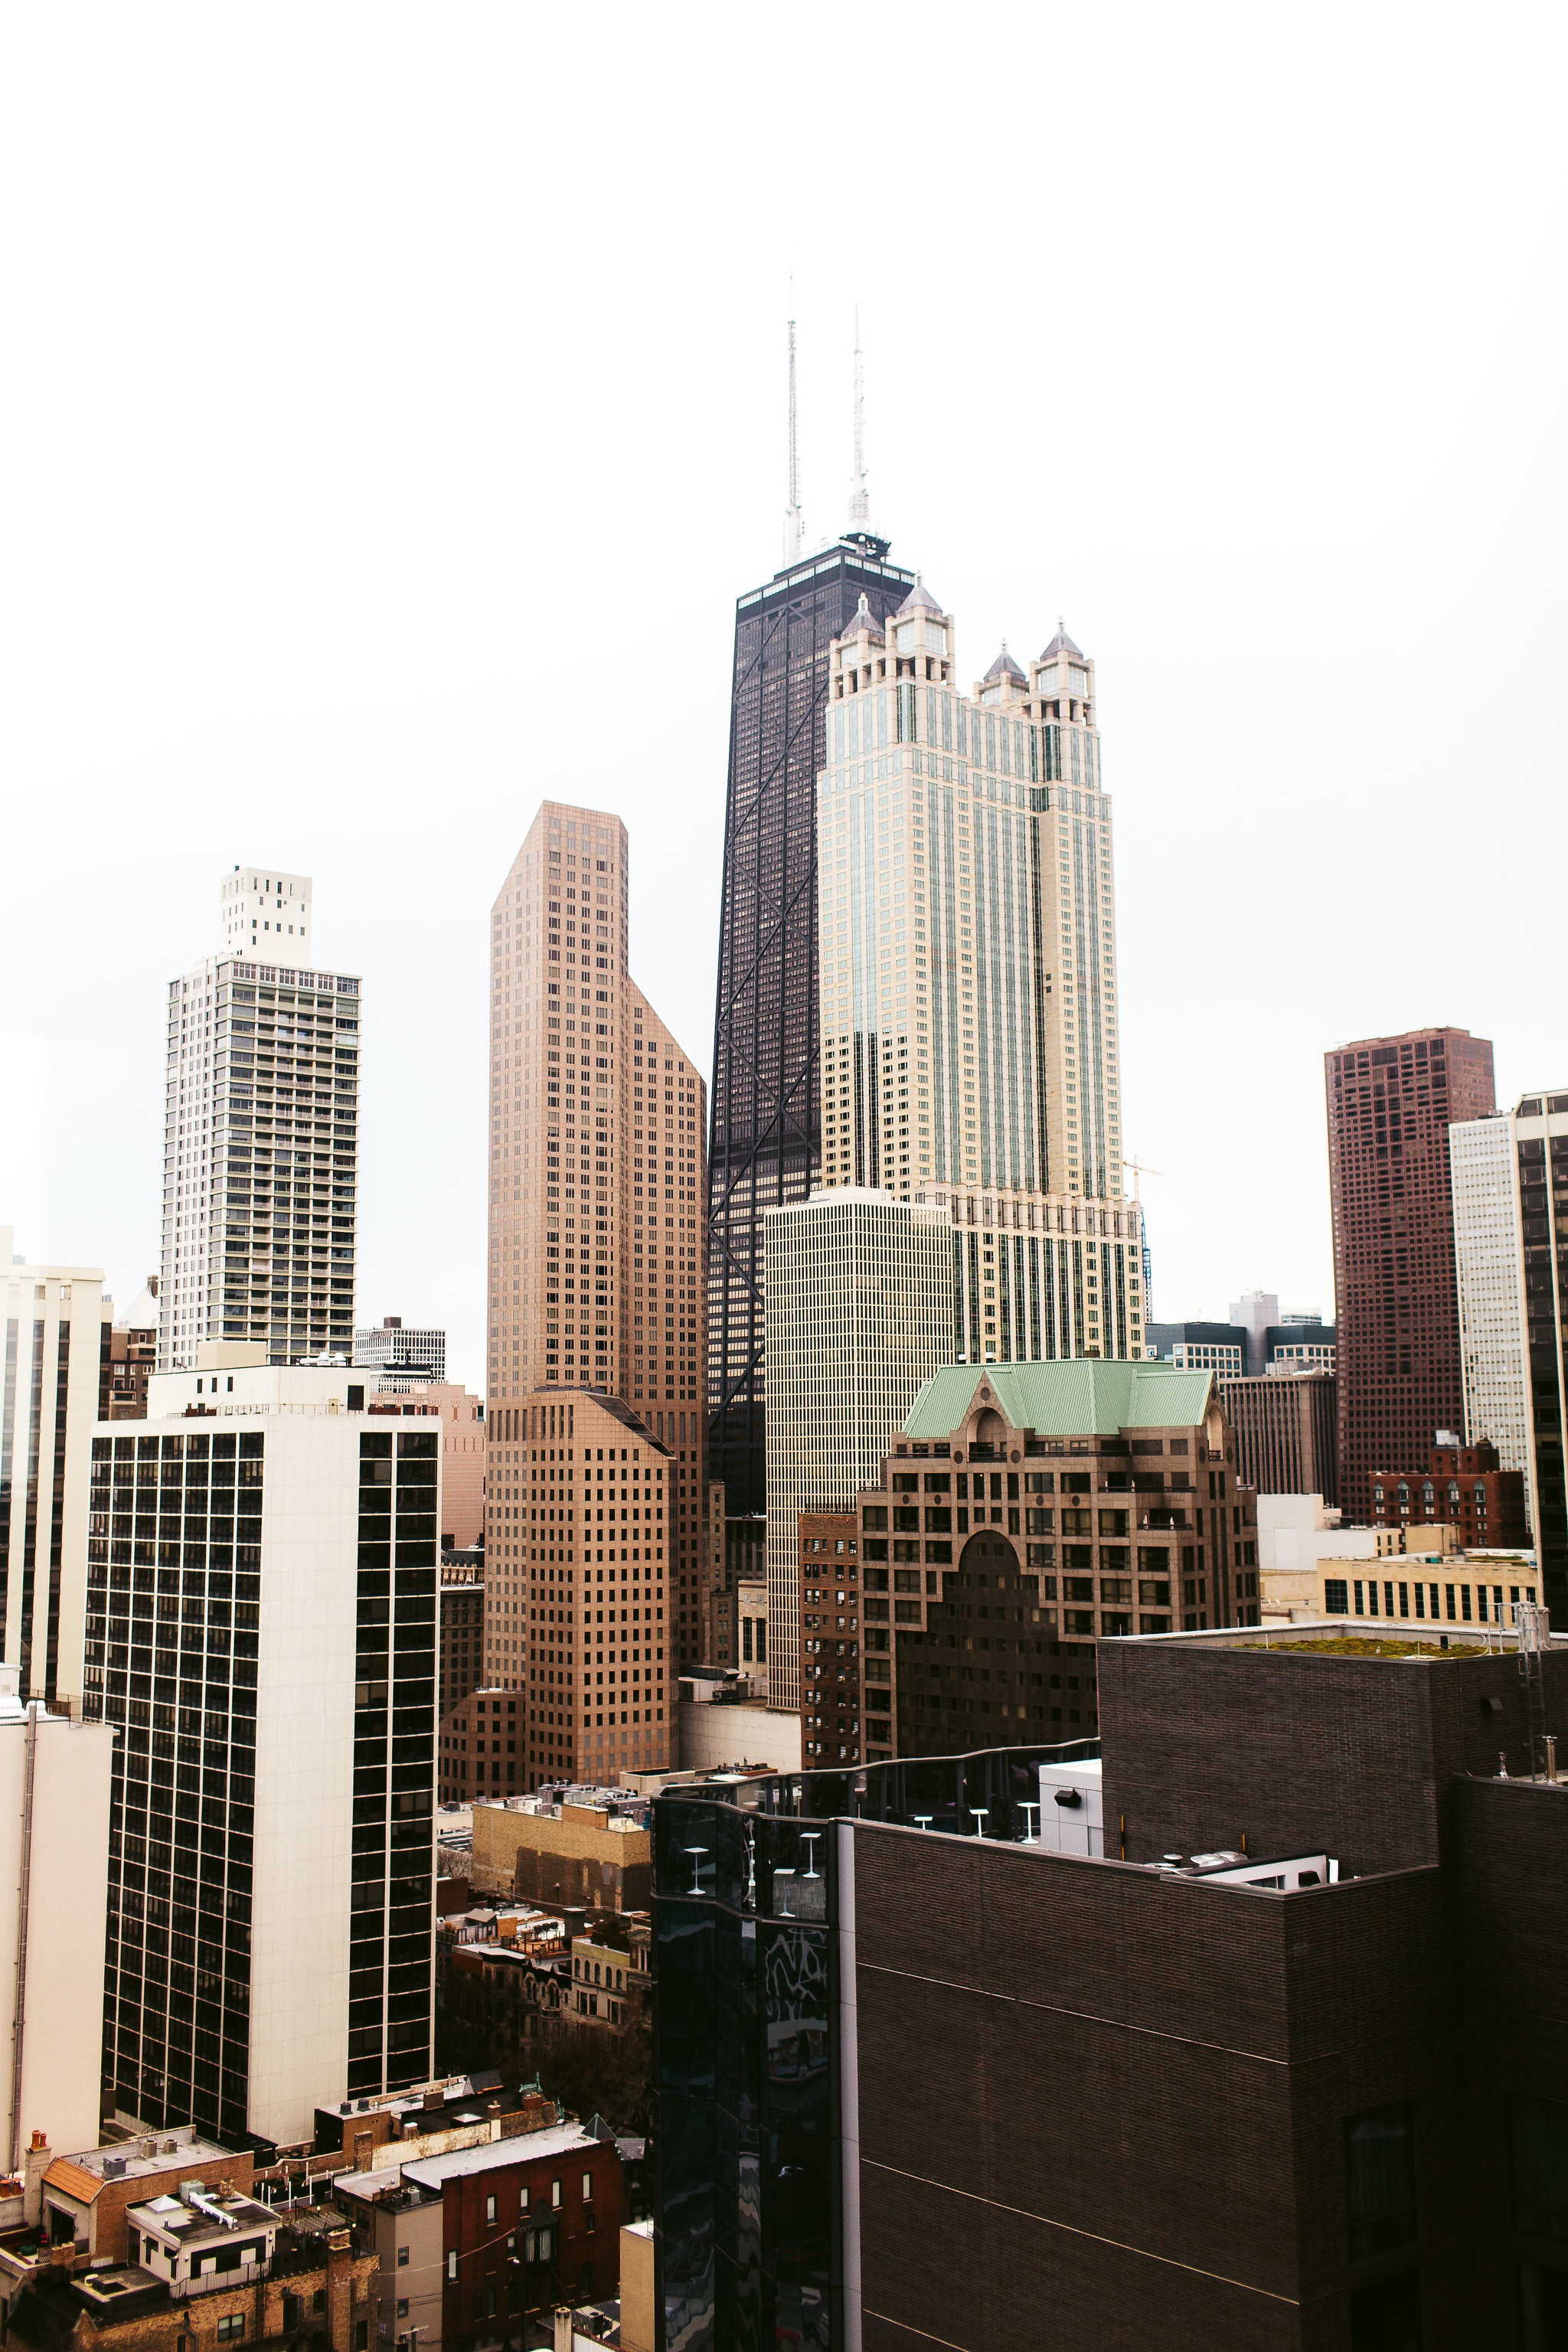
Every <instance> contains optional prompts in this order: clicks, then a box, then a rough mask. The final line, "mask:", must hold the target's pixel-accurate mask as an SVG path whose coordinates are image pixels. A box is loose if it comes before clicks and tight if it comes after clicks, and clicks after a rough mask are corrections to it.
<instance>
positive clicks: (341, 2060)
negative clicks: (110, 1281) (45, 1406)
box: [83, 1349, 441, 2142]
mask: <svg viewBox="0 0 1568 2352" xmlns="http://www.w3.org/2000/svg"><path fill="white" fill-rule="evenodd" d="M250 1352H251V1351H249V1350H243V1351H242V1350H237V1351H235V1355H234V1358H233V1359H231V1361H232V1363H233V1368H232V1369H230V1368H229V1365H228V1364H227V1363H226V1362H225V1360H224V1351H223V1350H222V1349H214V1350H212V1351H211V1353H212V1355H213V1357H214V1358H215V1359H216V1363H215V1364H213V1365H212V1366H210V1367H209V1368H206V1369H204V1370H202V1371H199V1372H184V1373H167V1374H160V1375H157V1376H156V1377H155V1378H154V1380H153V1384H152V1391H151V1396H150V1409H149V1413H148V1418H147V1421H146V1422H145V1423H141V1424H135V1425H132V1426H129V1427H128V1426H127V1425H126V1424H124V1423H109V1424H104V1425H102V1426H100V1429H99V1430H98V1431H97V1433H95V1434H94V1436H93V1438H92V1489H91V1504H92V1512H91V1518H90V1522H89V1538H88V1543H87V1583H88V1608H87V1623H86V1633H87V1639H86V1662H85V1666H84V1681H85V1690H84V1694H83V1712H84V1715H85V1716H86V1717H88V1718H89V1720H91V1721H96V1722H101V1723H105V1724H110V1725H112V1726H114V1727H115V1728H116V1730H117V1732H118V1735H119V1736H118V1738H117V1739H116V1741H115V1749H114V1794H113V1808H112V1812H111V1817H110V1875H109V1886H110V1893H109V1937H108V1949H107V1955H106V1961H105V2000H104V2029H103V2080H104V2084H105V2085H106V2087H107V2088H108V2089H110V2091H111V2092H112V2095H113V2099H114V2103H115V2105H116V2106H117V2108H119V2109H120V2110H121V2111H122V2112H123V2113H125V2114H127V2115H129V2116H134V2117H136V2118H137V2119H138V2120H139V2121H140V2122H141V2123H142V2125H143V2126H146V2127H148V2128H150V2129H153V2130H159V2129H163V2128H167V2127H169V2126H174V2125H176V2124H179V2123H184V2122H190V2121H193V2120H194V2121H195V2122H197V2123H199V2124H200V2125H201V2126H202V2127H203V2128H204V2130H205V2131H207V2132H208V2133H209V2134H210V2135H212V2136H214V2137H222V2138H226V2139H228V2140H229V2141H231V2142H233V2141H234V2140H235V2139H236V2138H239V2139H243V2138H244V2137H245V2136H246V2135H247V2134H255V2135H258V2137H261V2138H263V2139H268V2140H274V2141H283V2142H293V2141H298V2140H300V2139H301V2138H305V2137H309V2134H310V2128H311V2118H312V2116H313V2114H314V2111H315V2107H316V2105H317V2104H318V2102H321V2101H322V2100H330V2101H331V2102H332V2103H334V2104H335V2103H336V2102H338V2101H340V2100H342V2099H345V2098H353V2097H359V2096H368V2095H370V2094H371V2093H373V2092H376V2091H380V2090H383V2089H386V2088H390V2087H393V2086H396V2085H400V2084H409V2083H416V2082H421V2081H423V2080H425V2079H426V2076H427V2075H428V2074H429V2073H430V2066H431V2032H432V1996H431V1962H432V1945H433V1937H434V1925H435V1914H434V1904H433V1872H434V1859H435V1854H434V1803H435V1780H436V1732H437V1679H436V1677H437V1654H436V1640H437V1528H438V1526H439V1518H440V1474H441V1442H440V1436H439V1433H438V1432H437V1430H436V1429H434V1428H431V1427H424V1428H421V1427H419V1426H417V1425H408V1424H405V1423H401V1422H399V1423H388V1422H386V1421H379V1422H378V1421H376V1420H375V1419H374V1418H373V1417H372V1416H371V1415H370V1414H369V1413H368V1412H365V1411H364V1410H363V1381H356V1380H355V1379H354V1376H353V1370H352V1368H351V1367H349V1366H347V1365H338V1366H333V1367H326V1366H321V1367H317V1366H311V1367H309V1368H299V1369H289V1370H282V1369H269V1368H268V1367H267V1366H265V1365H261V1364H257V1363H254V1362H249V1361H247V1356H248V1355H249V1353H250Z"/></svg>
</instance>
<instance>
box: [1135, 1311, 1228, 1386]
mask: <svg viewBox="0 0 1568 2352" xmlns="http://www.w3.org/2000/svg"><path fill="white" fill-rule="evenodd" d="M1143 1336H1144V1339H1145V1340H1146V1341H1147V1343H1148V1346H1149V1348H1150V1349H1152V1351H1153V1354H1152V1360H1153V1361H1154V1362H1155V1363H1160V1364H1174V1365H1175V1367H1176V1369H1177V1370H1178V1371H1182V1372H1212V1373H1213V1374H1214V1377H1215V1380H1216V1381H1238V1380H1240V1379H1241V1378H1242V1377H1243V1375H1244V1374H1245V1372H1246V1370H1247V1352H1248V1350H1247V1339H1248V1334H1247V1330H1246V1328H1245V1327H1244V1326H1242V1325H1239V1324H1237V1323H1150V1324H1148V1325H1146V1326H1145V1328H1144V1334H1143Z"/></svg>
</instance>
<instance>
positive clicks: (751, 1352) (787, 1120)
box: [708, 482, 914, 1519]
mask: <svg viewBox="0 0 1568 2352" xmlns="http://www.w3.org/2000/svg"><path fill="white" fill-rule="evenodd" d="M794 500H795V493H794V487H793V482H792V514H794V513H795V511H796V509H795V503H794ZM887 551H888V542H887V541H886V540H883V539H879V538H878V537H877V536H876V535H875V534H874V533H873V532H872V531H870V530H868V529H865V528H863V527H859V526H857V527H856V528H855V529H853V530H851V531H850V532H848V533H847V534H846V536H845V537H844V538H843V539H842V540H841V541H838V542H837V545H835V546H832V547H826V548H823V549H821V550H819V551H817V552H816V554H813V555H805V554H802V555H800V556H799V557H798V558H797V559H796V560H795V562H791V563H789V564H786V565H785V567H784V570H783V571H782V572H776V573H775V574H774V576H773V580H772V581H771V582H770V583H768V585H767V586H766V587H765V588H754V589H752V592H751V593H750V594H749V595H745V596H742V598H741V599H740V601H739V603H738V604H737V605H736V607H735V667H734V686H733V697H732V701H731V716H730V779H729V791H728V796H727V799H726V803H725V811H724V880H723V901H722V906H721V912H720V923H719V988H718V1005H717V1011H716V1013H715V1017H714V1030H713V1132H712V1146H711V1150H710V1156H709V1163H708V1183H709V1196H708V1197H709V1210H708V1215H709V1225H708V1403H709V1411H710V1416H711V1437H710V1449H711V1450H710V1475H712V1476H713V1477H714V1478H721V1479H722V1480H723V1481H724V1486H725V1508H726V1512H727V1514H728V1516H729V1517H731V1519H733V1518H736V1517H751V1516H754V1515H755V1514H757V1513H759V1512H761V1511H762V1509H763V1504H764V1496H765V1486H764V1470H763V1461H764V1448H763V1213H764V1211H766V1210H767V1209H770V1208H772V1207H773V1206H774V1204H775V1203H777V1202H785V1201H804V1200H805V1198H806V1196H807V1194H808V1193H809V1192H810V1191H811V1186H812V1181H813V1178H814V1176H815V1175H816V1170H817V1164H818V1158H819V1151H820V1139H821V1137H820V1127H819V1123H818V1098H817V984H816V777H817V772H818V770H819V769H820V768H821V767H822V765H823V761H824V757H825V743H824V734H823V712H824V709H825V707H826V694H827V653H828V647H829V646H830V645H831V643H832V641H833V639H834V638H835V637H836V636H837V635H841V633H842V632H843V631H844V630H845V629H846V628H847V625H848V623H849V619H850V616H851V614H853V613H854V612H855V610H856V607H857V606H858V603H859V601H860V598H861V595H862V594H864V595H865V597H866V599H867V601H868V604H869V605H870V608H871V611H872V613H873V614H875V615H876V616H877V619H878V621H879V623H880V622H881V620H882V619H883V617H884V616H885V615H886V614H889V613H890V612H894V611H896V610H897V609H898V607H899V605H900V604H902V602H903V600H904V597H905V595H906V593H908V591H909V589H910V586H911V585H912V583H913V580H914V574H913V573H912V572H900V570H899V569H898V568H897V567H896V566H895V565H893V564H890V563H889V562H887V561H886V557H887Z"/></svg>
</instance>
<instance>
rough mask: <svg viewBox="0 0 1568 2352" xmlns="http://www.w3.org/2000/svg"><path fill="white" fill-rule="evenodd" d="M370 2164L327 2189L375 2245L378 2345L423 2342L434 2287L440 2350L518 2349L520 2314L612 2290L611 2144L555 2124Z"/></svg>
mask: <svg viewBox="0 0 1568 2352" xmlns="http://www.w3.org/2000/svg"><path fill="white" fill-rule="evenodd" d="M378 2155H379V2156H380V2158H381V2159H382V2162H381V2164H380V2165H379V2166H377V2165H375V2163H374V2159H373V2160H372V2162H371V2163H370V2164H368V2165H367V2166H366V2167H365V2168H362V2169H359V2170H356V2171H353V2172H345V2173H342V2174H341V2175H340V2176H339V2178H338V2179H337V2180H336V2181H335V2182H334V2184H333V2188H334V2195H335V2197H336V2200H337V2202H338V2204H339V2206H340V2207H341V2208H342V2210H344V2211H345V2212H348V2213H351V2214H353V2216H354V2218H355V2219H356V2220H359V2221H362V2222H363V2225H364V2226H365V2228H366V2229H367V2230H369V2231H371V2232H372V2233H373V2235H374V2242H375V2244H376V2247H377V2252H378V2254H379V2257H380V2262H381V2268H382V2272H383V2288H384V2292H383V2297H382V2326H381V2341H382V2342H383V2343H384V2344H385V2343H389V2342H390V2343H395V2344H396V2345H398V2346H399V2347H402V2352H414V2345H413V2335H414V2331H415V2329H416V2327H417V2328H419V2329H420V2331H421V2332H422V2333H423V2335H424V2336H425V2338H426V2341H428V2340H429V2337H430V2334H431V2321H432V2317H433V2311H432V2308H431V2306H432V2305H433V2302H434V2290H435V2289H436V2286H437V2279H438V2291H439V2295H440V2337H439V2340H440V2343H441V2346H442V2347H443V2352H466V2347H471V2346H475V2345H498V2344H500V2345H504V2344H505V2343H506V2342H507V2341H508V2340H509V2338H510V2340H511V2341H512V2342H513V2343H516V2342H519V2341H521V2336H522V2333H523V2331H522V2327H521V2321H522V2319H523V2316H524V2315H525V2314H527V2313H530V2312H539V2311H550V2310H552V2309H553V2308H554V2306H555V2305H557V2304H559V2303H565V2302H584V2303H585V2302H589V2301H591V2300H593V2299H594V2298H595V2297H596V2296H599V2295H607V2294H615V2293H616V2290H617V2287H618V2286H619V2284H620V2237H621V2224H622V2222H623V2221H625V2220H626V2190H625V2185H624V2182H623V2179H622V2174H621V2159H620V2155H619V2152H618V2150H617V2148H616V2143H615V2141H614V2140H613V2139H596V2138H595V2137H594V2136H593V2134H592V2133H591V2132H588V2131H586V2130H585V2129H584V2126H582V2125H581V2124H579V2123H563V2124H551V2125H546V2126H544V2127H543V2128H542V2129H537V2130H531V2131H529V2130H525V2131H521V2132H519V2133H515V2134H513V2135H512V2136H510V2137H508V2138H505V2139H496V2140H488V2141H484V2142H481V2143H480V2145H479V2147H464V2148H456V2149H454V2150H452V2151H451V2152H450V2153H449V2154H447V2155H445V2156H429V2157H418V2158H414V2159H413V2160H412V2161H409V2162H404V2163H399V2162H398V2161H397V2160H396V2150H395V2144H394V2145H393V2146H391V2147H387V2148H385V2149H384V2150H382V2151H378ZM437 2208H439V2210H438V2211H437ZM420 2305H423V2316H422V2315H421V2310H420V2309H419V2308H418V2307H416V2306H420ZM333 2352H338V2347H336V2346H335V2345H334V2347H333Z"/></svg>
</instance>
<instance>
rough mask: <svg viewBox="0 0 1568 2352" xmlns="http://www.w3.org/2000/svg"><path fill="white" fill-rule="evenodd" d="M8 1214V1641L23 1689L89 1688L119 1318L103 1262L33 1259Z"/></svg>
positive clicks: (2, 1612) (4, 1536) (0, 1389)
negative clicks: (90, 1569) (103, 1434)
mask: <svg viewBox="0 0 1568 2352" xmlns="http://www.w3.org/2000/svg"><path fill="white" fill-rule="evenodd" d="M15 1238H16V1236H15V1234H14V1233H13V1231H12V1228H11V1227H10V1226H9V1225H0V1292H3V1294H4V1301H5V1360H4V1365H3V1367H0V1644H3V1654H4V1655H5V1657H6V1658H7V1659H10V1660H12V1661H14V1662H15V1663H16V1664H17V1666H18V1669H19V1674H20V1688H21V1692H22V1696H24V1697H29V1696H30V1697H34V1698H42V1699H45V1700H47V1702H48V1704H49V1705H51V1706H53V1705H55V1704H57V1703H58V1705H60V1706H63V1707H66V1708H68V1709H74V1708H76V1707H77V1706H78V1705H79V1700H80V1697H81V1686H82V1685H81V1643H82V1605H83V1579H82V1569H83V1563H84V1562H85V1560H86V1558H87V1535H88V1468H89V1460H90V1456H91V1447H92V1432H93V1426H94V1424H95V1423H96V1422H97V1420H98V1417H99V1399H100V1389H101V1385H102V1383H103V1380H104V1376H105V1375H106V1374H107V1372H108V1371H109V1369H110V1347H111V1336H110V1333H111V1327H110V1323H109V1321H108V1319H107V1318H108V1314H109V1311H110V1310H109V1308H108V1306H107V1303H106V1302H105V1300H104V1297H103V1274H102V1270H101V1268H100V1267H98V1266H86V1265H26V1263H25V1261H23V1260H21V1259H18V1258H16V1257H14V1256H13V1254H12V1253H13V1244H14V1241H15Z"/></svg>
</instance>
